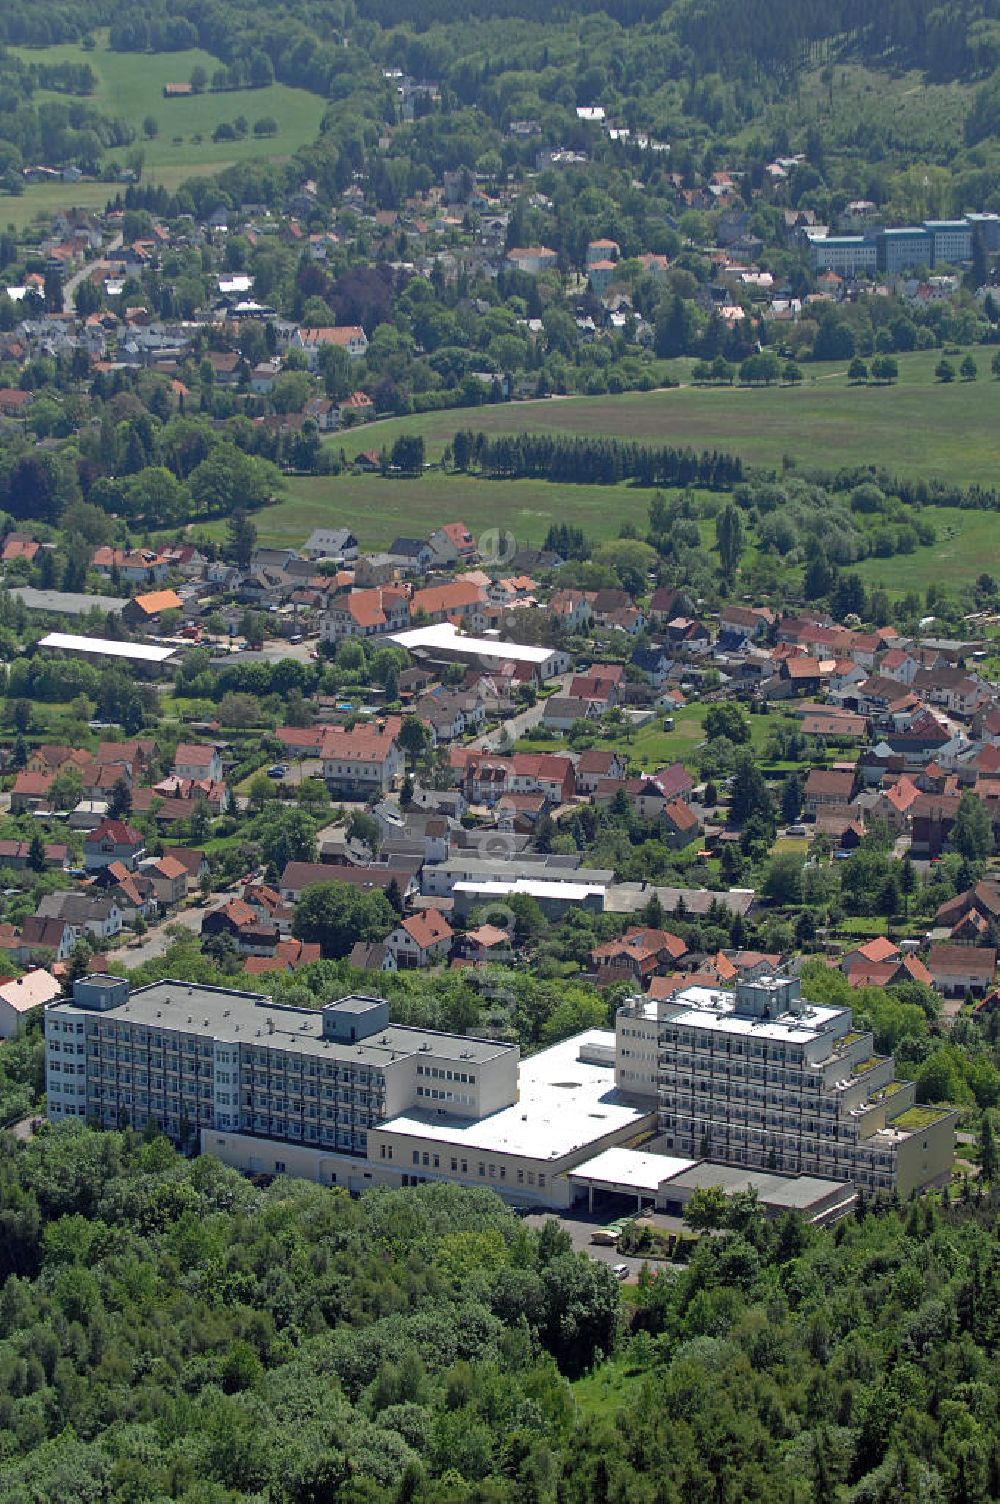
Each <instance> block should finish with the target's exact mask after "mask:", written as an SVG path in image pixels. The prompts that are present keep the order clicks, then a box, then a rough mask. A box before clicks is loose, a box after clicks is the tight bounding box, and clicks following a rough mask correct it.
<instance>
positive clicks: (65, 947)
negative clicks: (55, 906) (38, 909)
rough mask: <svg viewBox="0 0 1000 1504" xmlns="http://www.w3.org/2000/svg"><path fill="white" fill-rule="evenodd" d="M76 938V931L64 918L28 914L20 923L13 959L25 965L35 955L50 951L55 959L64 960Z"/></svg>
mask: <svg viewBox="0 0 1000 1504" xmlns="http://www.w3.org/2000/svg"><path fill="white" fill-rule="evenodd" d="M76 939H77V935H76V931H75V930H74V928H73V926H72V925H71V924H68V923H67V922H66V920H65V919H60V918H58V917H52V918H44V917H42V916H40V915H38V914H29V915H28V917H27V919H25V921H24V923H23V924H22V925H21V934H20V941H19V948H18V953H17V955H16V956H15V958H14V959H16V960H17V961H18V962H19V964H22V965H27V964H30V962H31V961H32V960H34V958H35V957H36V956H39V955H41V954H44V953H45V952H47V951H51V953H52V955H53V956H54V958H55V959H56V960H57V961H65V960H66V957H67V956H68V955H69V953H70V951H71V950H72V949H73V946H74V945H75V943H76Z"/></svg>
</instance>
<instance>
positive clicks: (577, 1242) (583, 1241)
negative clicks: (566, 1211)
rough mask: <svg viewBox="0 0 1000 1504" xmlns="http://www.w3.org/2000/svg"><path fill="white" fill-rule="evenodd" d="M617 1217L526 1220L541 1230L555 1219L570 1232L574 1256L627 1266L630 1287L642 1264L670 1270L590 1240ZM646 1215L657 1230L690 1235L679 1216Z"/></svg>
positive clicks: (536, 1215)
mask: <svg viewBox="0 0 1000 1504" xmlns="http://www.w3.org/2000/svg"><path fill="white" fill-rule="evenodd" d="M618 1215H620V1213H618V1212H614V1211H609V1212H606V1213H604V1214H603V1215H600V1216H594V1217H590V1216H587V1215H586V1213H584V1214H583V1215H579V1214H578V1215H569V1216H560V1215H559V1214H558V1213H556V1212H529V1214H528V1215H527V1216H526V1217H525V1219H524V1220H525V1222H527V1223H528V1224H529V1226H531V1227H541V1226H542V1224H543V1222H547V1221H548V1220H549V1218H550V1217H555V1218H556V1220H557V1221H558V1222H559V1224H560V1226H561V1227H564V1228H565V1229H566V1231H567V1232H568V1233H569V1236H570V1239H571V1241H572V1244H573V1251H574V1252H575V1253H585V1254H587V1256H588V1257H589V1258H592V1259H594V1260H596V1261H597V1262H598V1263H600V1264H607V1265H609V1267H610V1268H612V1269H613V1268H614V1267H615V1265H616V1264H627V1265H628V1268H629V1277H628V1280H627V1281H626V1283H628V1284H634V1283H635V1281H636V1279H637V1278H638V1274H639V1270H640V1269H641V1268H642V1265H643V1263H648V1264H649V1266H650V1268H651V1269H656V1268H657V1267H667V1266H666V1261H665V1260H660V1259H651V1258H649V1257H647V1256H646V1255H643V1256H642V1257H641V1258H640V1257H637V1256H632V1257H630V1256H629V1255H628V1254H623V1253H619V1252H618V1249H617V1248H615V1247H613V1246H609V1245H608V1244H602V1243H592V1242H591V1241H590V1240H591V1237H592V1236H593V1234H594V1233H595V1232H596V1231H597V1230H598V1228H601V1227H606V1226H607V1225H608V1223H609V1222H612V1221H613V1220H614V1219H615V1217H616V1216H618ZM644 1215H649V1217H650V1220H651V1221H652V1222H654V1223H655V1225H656V1226H657V1227H662V1228H664V1229H665V1230H667V1231H669V1232H690V1229H689V1228H687V1227H685V1224H684V1222H683V1221H682V1219H681V1218H680V1217H667V1216H664V1215H663V1214H662V1213H661V1212H653V1213H648V1214H644Z"/></svg>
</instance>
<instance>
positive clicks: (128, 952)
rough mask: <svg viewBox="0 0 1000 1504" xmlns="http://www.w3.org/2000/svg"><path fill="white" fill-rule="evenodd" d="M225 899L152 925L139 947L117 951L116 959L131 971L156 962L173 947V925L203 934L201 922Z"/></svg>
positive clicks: (125, 947)
mask: <svg viewBox="0 0 1000 1504" xmlns="http://www.w3.org/2000/svg"><path fill="white" fill-rule="evenodd" d="M224 902H225V899H224V898H223V899H220V898H219V897H218V896H216V897H214V898H213V899H212V900H211V901H210V902H209V903H199V904H196V905H195V906H194V908H192V909H181V910H180V912H179V913H177V914H171V916H170V918H169V919H164V920H163V921H162V922H161V923H159V924H154V925H150V927H149V929H148V930H147V932H146V934H145V935H143V937H142V940H141V942H140V943H139V944H138V945H135V946H131V945H125V946H124V947H123V948H122V949H121V950H117V951H115V952H114V953H113V954H114V958H115V960H117V959H118V958H119V957H120V958H121V962H122V965H123V966H127V967H128V968H129V970H130V971H131V970H132V969H133V968H134V967H136V966H144V965H145V964H146V962H147V961H155V960H156V958H157V956H162V955H163V954H164V953H165V952H166V951H167V950H169V948H170V945H171V936H170V935H168V934H167V930H168V929H169V927H170V926H171V925H172V924H181V925H183V926H184V928H185V929H186V930H191V932H192V933H193V934H195V935H198V934H200V933H201V921H202V920H203V919H204V917H205V915H206V914H207V913H209V911H210V910H211V909H217V908H218V907H219V906H220V904H222V903H224Z"/></svg>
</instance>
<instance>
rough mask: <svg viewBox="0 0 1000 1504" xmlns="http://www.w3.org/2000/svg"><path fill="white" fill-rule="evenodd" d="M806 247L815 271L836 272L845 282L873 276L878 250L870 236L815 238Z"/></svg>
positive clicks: (819, 236)
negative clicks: (845, 279)
mask: <svg viewBox="0 0 1000 1504" xmlns="http://www.w3.org/2000/svg"><path fill="white" fill-rule="evenodd" d="M808 245H809V260H810V264H811V266H812V269H813V271H814V272H826V271H830V272H836V273H837V275H838V276H839V277H846V278H848V279H853V278H855V277H874V275H875V271H876V267H877V248H876V244H875V240H874V238H873V237H872V236H870V235H815V236H809V238H808Z"/></svg>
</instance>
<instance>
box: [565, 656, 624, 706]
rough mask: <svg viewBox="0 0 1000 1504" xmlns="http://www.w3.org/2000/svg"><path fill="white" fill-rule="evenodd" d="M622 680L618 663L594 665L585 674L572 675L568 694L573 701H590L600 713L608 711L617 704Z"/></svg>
mask: <svg viewBox="0 0 1000 1504" xmlns="http://www.w3.org/2000/svg"><path fill="white" fill-rule="evenodd" d="M624 678H625V670H624V668H623V667H622V665H621V664H620V663H595V664H594V665H593V667H592V668H589V669H587V671H586V672H585V673H582V674H576V675H574V677H573V679H572V680H571V681H570V686H569V693H570V695H571V697H572V698H573V699H578V700H589V701H592V702H593V703H594V704H595V705H597V707H598V709H599V710H601V711H604V710H610V709H611V707H612V706H613V705H617V703H618V694H619V690H620V688H621V685H622V683H623V682H624Z"/></svg>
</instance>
